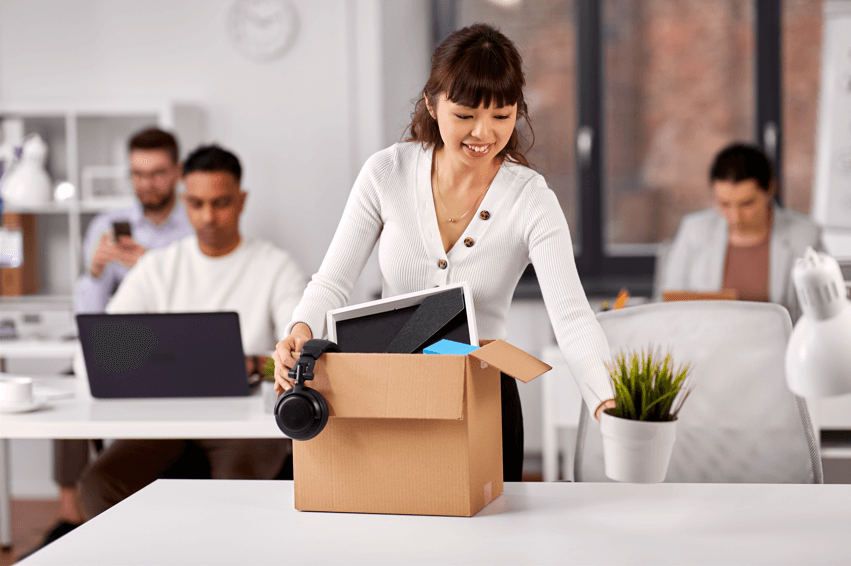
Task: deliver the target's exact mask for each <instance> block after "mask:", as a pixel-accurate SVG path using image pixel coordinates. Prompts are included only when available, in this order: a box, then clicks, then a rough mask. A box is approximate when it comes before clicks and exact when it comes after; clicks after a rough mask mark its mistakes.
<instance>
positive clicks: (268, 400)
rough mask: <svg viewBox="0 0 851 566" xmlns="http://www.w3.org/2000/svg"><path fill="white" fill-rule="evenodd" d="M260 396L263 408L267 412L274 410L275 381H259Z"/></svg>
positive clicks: (270, 412) (275, 396)
mask: <svg viewBox="0 0 851 566" xmlns="http://www.w3.org/2000/svg"><path fill="white" fill-rule="evenodd" d="M260 397H261V398H262V399H263V410H264V411H266V412H267V413H269V414H272V413H274V412H275V403H276V402H277V401H278V394H277V393H276V392H275V383H274V382H273V381H266V380H265V379H264V380H263V381H261V382H260Z"/></svg>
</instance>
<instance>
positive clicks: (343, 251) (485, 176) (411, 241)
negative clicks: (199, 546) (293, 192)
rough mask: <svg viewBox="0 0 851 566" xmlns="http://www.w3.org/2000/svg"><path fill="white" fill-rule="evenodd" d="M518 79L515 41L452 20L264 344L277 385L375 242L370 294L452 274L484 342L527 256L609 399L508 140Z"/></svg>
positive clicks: (573, 287) (600, 359)
mask: <svg viewBox="0 0 851 566" xmlns="http://www.w3.org/2000/svg"><path fill="white" fill-rule="evenodd" d="M524 84H525V78H524V76H523V62H522V60H521V58H520V54H519V52H518V51H517V48H516V47H515V45H514V44H513V43H512V42H511V40H509V39H508V38H507V37H506V36H505V35H503V34H502V33H500V32H499V31H497V30H496V29H494V28H493V27H491V26H488V25H484V24H476V25H473V26H470V27H467V28H463V29H460V30H458V31H455V32H453V33H452V34H451V35H450V36H449V37H448V38H447V39H446V40H445V41H444V42H443V43H442V44H441V45H440V46H438V48H437V49H436V50H435V52H434V54H433V55H432V66H431V76H430V77H429V80H428V82H427V83H426V85H425V87H424V88H423V91H422V97H421V98H420V99H419V100H418V101H417V103H416V105H415V108H414V112H413V117H412V122H411V124H410V125H409V129H410V137H409V139H408V140H407V141H406V142H405V143H399V144H396V145H394V146H392V147H389V148H387V149H385V150H383V151H380V152H378V153H376V154H375V155H373V156H372V157H370V158H369V159H368V160H367V162H366V164H365V165H364V167H363V169H362V171H361V173H360V175H359V176H358V178H357V180H356V181H355V186H354V188H353V189H352V192H351V195H350V196H349V200H348V202H347V204H346V208H345V211H344V212H343V218H342V219H341V221H340V224H339V227H338V228H337V233H336V234H335V236H334V239H333V240H332V242H331V246H330V247H329V249H328V252H327V254H326V255H325V260H324V261H323V262H322V266H321V267H320V269H319V272H318V273H317V274H316V275H314V276H313V280H312V281H311V283H310V284H309V285H308V287H307V290H306V291H305V293H304V296H303V297H302V300H301V302H300V303H299V306H298V307H297V308H296V310H295V312H294V313H293V322H292V323H291V325H290V327H289V330H290V335H289V336H288V337H287V338H285V339H284V340H282V341H281V342H279V343H278V345H277V348H276V351H275V355H274V359H275V381H276V387H277V388H279V389H289V388H290V387H291V386H292V381H291V380H289V379H288V378H287V370H288V369H289V368H292V367H293V365H294V364H295V362H296V359H295V358H296V357H297V353H298V352H299V351H300V350H301V348H302V346H303V345H304V343H305V342H306V341H307V340H309V339H311V338H314V337H316V338H320V337H323V336H324V335H325V333H326V328H325V314H326V312H327V311H329V310H332V309H336V308H340V307H343V306H345V304H346V301H347V300H348V297H349V294H350V293H351V290H352V287H353V285H354V282H355V280H356V279H357V278H358V276H359V275H360V272H361V270H362V269H363V266H364V264H365V263H366V260H367V258H368V257H369V255H370V253H371V252H372V249H373V247H374V246H375V244H376V243H377V242H378V241H379V239H380V241H381V245H380V246H379V250H378V259H379V265H380V266H381V273H382V279H383V281H382V295H383V297H392V296H396V295H402V294H405V293H412V292H415V291H422V290H424V289H429V288H433V287H436V286H442V285H449V284H453V283H461V282H466V283H467V284H468V285H469V287H470V290H471V291H472V295H473V301H474V303H475V304H474V307H475V312H476V326H477V328H478V331H479V337H480V338H482V339H485V340H493V339H505V338H506V317H507V314H508V309H509V307H510V305H511V299H512V296H513V293H514V288H515V287H516V286H517V282H518V280H519V279H520V276H521V275H522V274H523V271H524V270H525V269H526V267H527V265H529V263H533V264H534V265H535V270H536V272H537V274H538V278H539V281H540V285H541V291H542V293H543V295H544V299H545V301H546V303H547V306H548V308H549V314H550V319H551V321H552V324H553V328H554V329H555V331H556V336H557V337H558V341H559V343H560V344H561V345H562V347H563V348H562V350H563V354H564V357H565V359H566V360H567V361H568V364H569V365H570V369H571V373H572V374H573V375H574V377H575V378H576V380H577V381H578V382H579V384H580V387H579V389H580V391H582V392H583V395H584V396H585V402H586V403H587V404H588V406H589V409H590V411H591V412H592V413H594V414H599V411H600V410H601V408H602V407H603V406H605V405H606V402H605V401H603V400H608V399H611V397H612V392H611V384H610V383H609V379H608V373H607V370H606V367H605V361H606V360H607V359H608V358H609V348H608V345H607V343H606V338H605V336H604V335H603V332H602V330H601V328H600V326H599V324H598V323H597V321H596V319H595V318H594V314H593V312H592V311H591V308H590V307H589V305H588V301H587V299H586V297H585V294H584V292H583V290H582V285H581V283H580V282H579V277H578V275H577V272H576V264H575V263H574V260H573V247H572V244H571V240H570V232H569V230H568V226H567V222H566V221H565V218H564V213H563V212H562V209H561V207H560V206H559V203H558V200H557V199H556V196H555V194H554V193H553V192H552V191H551V190H550V189H549V187H548V186H547V183H546V181H545V180H544V178H543V177H542V176H541V175H539V174H537V173H536V172H535V171H533V170H532V169H530V168H529V167H528V162H527V160H526V157H525V155H524V149H523V148H521V143H520V142H521V139H520V135H519V133H518V131H517V127H516V126H517V120H518V119H525V120H526V121H527V122H528V115H527V109H526V100H525V97H524V94H523V86H524ZM501 388H502V389H501V398H502V439H503V445H502V454H503V478H504V479H505V480H506V481H520V479H521V475H522V466H523V415H522V409H521V406H520V397H519V395H518V391H517V385H516V382H515V380H514V379H512V378H510V377H508V376H506V375H503V376H502V378H501ZM601 401H603V402H602V403H601Z"/></svg>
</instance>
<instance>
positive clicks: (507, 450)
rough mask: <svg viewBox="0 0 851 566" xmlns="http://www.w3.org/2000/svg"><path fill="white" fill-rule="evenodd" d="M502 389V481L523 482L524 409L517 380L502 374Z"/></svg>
mask: <svg viewBox="0 0 851 566" xmlns="http://www.w3.org/2000/svg"><path fill="white" fill-rule="evenodd" d="M500 380H501V386H502V387H501V389H502V479H503V481H521V479H522V477H523V409H522V407H521V406H520V393H519V392H518V391H517V380H516V379H514V378H513V377H510V376H507V375H505V374H504V373H503V374H500Z"/></svg>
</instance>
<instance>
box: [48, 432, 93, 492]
mask: <svg viewBox="0 0 851 566" xmlns="http://www.w3.org/2000/svg"><path fill="white" fill-rule="evenodd" d="M88 464H89V441H88V440H85V439H76V438H74V439H67V438H62V439H57V440H54V441H53V478H54V479H55V480H56V483H58V484H59V486H60V487H71V488H73V487H77V483H78V482H79V481H80V478H81V477H82V475H83V470H84V469H85V468H86V466H87V465H88Z"/></svg>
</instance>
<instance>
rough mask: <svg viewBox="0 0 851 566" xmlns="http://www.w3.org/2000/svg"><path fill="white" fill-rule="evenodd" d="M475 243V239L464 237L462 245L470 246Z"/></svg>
mask: <svg viewBox="0 0 851 566" xmlns="http://www.w3.org/2000/svg"><path fill="white" fill-rule="evenodd" d="M475 243H476V240H474V239H473V238H465V239H464V245H465V246H467V247H468V248H472V247H473V244H475Z"/></svg>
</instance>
